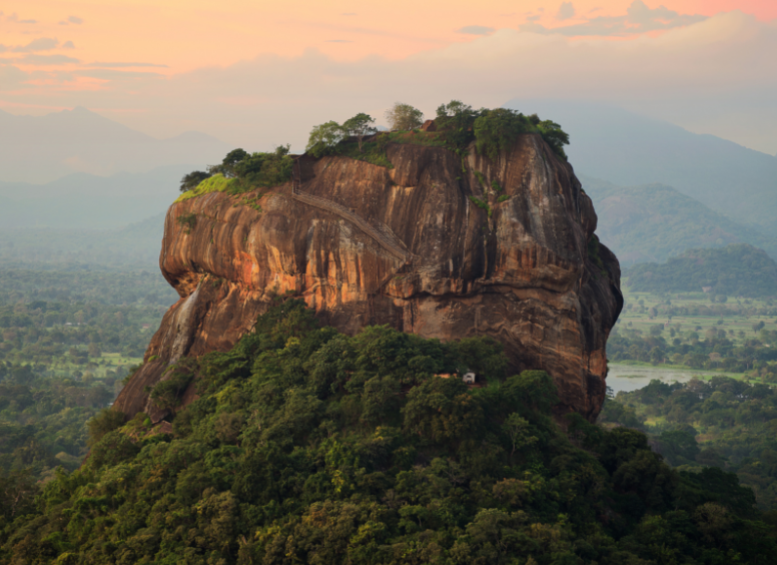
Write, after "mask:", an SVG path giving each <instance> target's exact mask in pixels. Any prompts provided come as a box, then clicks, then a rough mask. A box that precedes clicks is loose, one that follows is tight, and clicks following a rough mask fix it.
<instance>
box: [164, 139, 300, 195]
mask: <svg viewBox="0 0 777 565" xmlns="http://www.w3.org/2000/svg"><path fill="white" fill-rule="evenodd" d="M293 167H294V158H293V157H292V156H291V155H289V146H288V145H281V146H278V147H276V149H275V151H273V152H271V153H248V152H246V151H244V150H243V149H233V150H232V151H230V152H229V153H228V154H227V155H226V157H224V160H223V161H222V162H221V164H220V165H214V166H211V167H208V172H207V173H202V172H201V171H194V172H193V173H189V174H188V175H186V176H185V177H184V178H183V179H182V180H181V190H182V191H184V190H185V192H183V194H181V196H179V197H178V198H177V199H176V202H183V201H184V200H188V199H190V198H196V197H198V196H203V195H205V194H209V193H211V192H226V193H228V194H232V195H237V194H242V193H244V192H249V191H251V190H255V189H257V188H269V187H271V186H277V185H279V184H283V183H285V182H288V181H289V180H291V176H292V169H293ZM203 175H205V177H204V178H202V176H203ZM200 178H202V180H201V181H200V182H199V184H197V185H194V180H196V179H200Z"/></svg>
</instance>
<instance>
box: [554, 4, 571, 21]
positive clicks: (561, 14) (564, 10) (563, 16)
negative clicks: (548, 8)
mask: <svg viewBox="0 0 777 565" xmlns="http://www.w3.org/2000/svg"><path fill="white" fill-rule="evenodd" d="M574 17H575V7H574V6H573V5H572V2H562V3H561V6H559V9H558V13H557V14H556V19H557V20H559V21H564V20H568V19H569V18H574Z"/></svg>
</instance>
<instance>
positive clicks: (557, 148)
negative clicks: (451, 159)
mask: <svg viewBox="0 0 777 565" xmlns="http://www.w3.org/2000/svg"><path fill="white" fill-rule="evenodd" d="M472 127H473V130H474V134H475V147H476V148H477V150H478V152H479V153H482V154H485V155H488V156H489V157H490V158H491V159H496V158H497V156H498V155H499V154H500V153H503V152H505V151H506V150H507V149H508V148H509V147H510V146H511V145H512V144H513V143H515V140H516V139H517V138H518V136H519V135H521V134H524V133H539V134H540V135H541V136H542V138H543V139H544V140H545V141H546V142H547V143H548V145H550V147H551V149H553V151H554V152H556V154H558V156H559V157H561V158H562V159H564V160H566V158H567V156H566V154H565V153H564V145H568V144H569V135H567V134H566V133H565V132H564V131H563V130H562V129H561V126H560V125H558V124H557V123H555V122H552V121H550V120H546V121H541V120H540V119H539V118H538V117H537V115H536V114H533V115H531V116H524V115H523V114H521V113H520V112H516V111H515V110H508V109H507V108H495V109H493V110H481V111H480V112H479V116H478V117H477V118H476V119H475V120H474V121H473V124H472Z"/></svg>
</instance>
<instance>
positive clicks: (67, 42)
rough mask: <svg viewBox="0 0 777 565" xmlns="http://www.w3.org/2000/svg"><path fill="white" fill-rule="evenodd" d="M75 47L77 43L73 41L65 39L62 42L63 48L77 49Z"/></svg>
mask: <svg viewBox="0 0 777 565" xmlns="http://www.w3.org/2000/svg"><path fill="white" fill-rule="evenodd" d="M75 48H76V46H75V45H73V42H72V41H65V42H64V43H63V44H62V49H75Z"/></svg>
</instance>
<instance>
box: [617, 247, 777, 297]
mask: <svg viewBox="0 0 777 565" xmlns="http://www.w3.org/2000/svg"><path fill="white" fill-rule="evenodd" d="M623 274H624V277H628V283H627V284H628V286H629V289H630V290H632V291H634V292H653V293H666V292H699V291H701V290H702V289H704V291H705V292H711V293H713V294H715V295H722V296H745V297H750V298H753V297H775V296H777V263H775V262H774V260H773V259H772V258H771V257H769V256H768V255H767V254H766V252H764V251H763V250H761V249H758V248H756V247H753V246H752V245H747V244H737V245H728V246H726V247H723V248H712V249H691V250H688V251H686V252H685V253H683V254H682V255H680V256H679V257H673V258H670V259H669V260H668V261H667V262H666V263H664V264H660V265H659V264H656V263H643V264H640V265H634V266H632V267H630V268H628V269H626V270H625V271H624V273H623Z"/></svg>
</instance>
